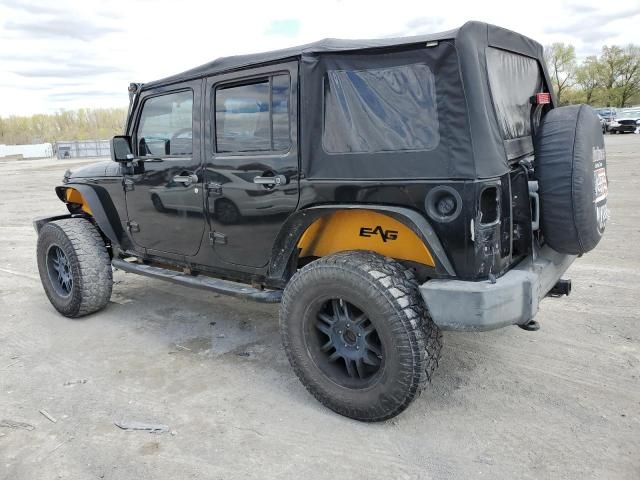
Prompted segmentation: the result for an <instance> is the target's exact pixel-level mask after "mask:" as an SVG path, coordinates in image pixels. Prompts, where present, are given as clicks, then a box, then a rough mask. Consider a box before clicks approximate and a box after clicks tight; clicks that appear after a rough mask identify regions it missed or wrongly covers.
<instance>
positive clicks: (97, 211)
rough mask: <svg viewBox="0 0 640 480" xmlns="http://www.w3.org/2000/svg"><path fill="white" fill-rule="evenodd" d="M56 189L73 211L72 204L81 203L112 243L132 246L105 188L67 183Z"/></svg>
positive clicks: (124, 247)
mask: <svg viewBox="0 0 640 480" xmlns="http://www.w3.org/2000/svg"><path fill="white" fill-rule="evenodd" d="M55 191H56V195H58V198H59V199H60V200H61V201H62V202H64V203H65V204H67V208H69V211H70V212H71V213H74V212H73V211H72V208H70V205H73V204H75V205H79V206H80V209H81V211H82V213H83V214H84V215H86V216H89V217H90V218H91V219H93V222H94V224H95V225H96V226H97V227H98V229H99V230H100V232H101V233H102V234H103V236H105V237H106V238H107V239H108V240H109V241H110V242H111V244H112V245H115V246H118V247H122V248H123V249H127V248H131V247H132V243H131V241H130V239H129V236H128V234H127V232H126V231H125V230H124V229H123V228H122V222H121V219H120V215H119V214H118V211H117V209H116V207H115V205H114V204H113V200H112V199H111V196H110V195H109V193H108V192H107V191H106V190H105V189H104V188H101V187H99V186H94V185H83V184H66V185H60V186H57V187H56V188H55ZM41 223H42V221H41ZM45 223H46V222H45Z"/></svg>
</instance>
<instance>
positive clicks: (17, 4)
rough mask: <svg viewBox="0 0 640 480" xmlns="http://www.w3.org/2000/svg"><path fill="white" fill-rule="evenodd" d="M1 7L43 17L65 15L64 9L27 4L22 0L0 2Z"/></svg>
mask: <svg viewBox="0 0 640 480" xmlns="http://www.w3.org/2000/svg"><path fill="white" fill-rule="evenodd" d="M0 5H3V6H5V7H9V8H13V9H15V10H23V11H25V12H27V13H31V14H35V15H41V14H45V15H47V14H54V15H58V14H62V13H64V10H63V9H60V8H55V7H51V6H46V5H36V4H33V3H25V2H23V1H22V0H0Z"/></svg>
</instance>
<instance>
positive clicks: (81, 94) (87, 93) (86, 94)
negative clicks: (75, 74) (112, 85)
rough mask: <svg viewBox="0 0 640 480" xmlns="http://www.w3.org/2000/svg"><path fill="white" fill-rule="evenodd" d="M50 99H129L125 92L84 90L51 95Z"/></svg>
mask: <svg viewBox="0 0 640 480" xmlns="http://www.w3.org/2000/svg"><path fill="white" fill-rule="evenodd" d="M48 97H49V98H50V99H51V100H54V101H62V100H76V99H78V98H95V97H121V98H124V99H126V98H128V94H127V92H126V91H125V90H123V91H121V92H105V91H104V90H84V91H78V92H57V93H50V94H49V95H48Z"/></svg>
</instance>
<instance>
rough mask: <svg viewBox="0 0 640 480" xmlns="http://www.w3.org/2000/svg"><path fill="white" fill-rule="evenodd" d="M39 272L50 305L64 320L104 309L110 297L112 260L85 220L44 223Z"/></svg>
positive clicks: (98, 234) (39, 241)
mask: <svg viewBox="0 0 640 480" xmlns="http://www.w3.org/2000/svg"><path fill="white" fill-rule="evenodd" d="M37 256H38V270H39V272H40V280H41V281H42V286H43V287H44V291H45V293H46V294H47V297H48V298H49V301H50V302H51V304H52V305H53V306H54V307H55V309H56V310H58V311H59V312H60V313H61V314H63V315H64V316H66V317H81V316H83V315H87V314H89V313H93V312H95V311H98V310H100V309H101V308H103V307H104V306H105V305H106V304H107V303H108V302H109V299H110V298H111V288H112V286H113V277H112V271H111V260H110V258H109V253H108V252H107V248H106V246H105V244H104V240H103V239H102V237H101V236H100V233H99V232H98V230H97V229H96V227H95V226H94V225H93V224H92V223H91V222H90V221H89V220H87V219H84V218H68V219H64V220H57V221H54V222H50V223H47V224H46V225H44V226H43V227H42V229H41V230H40V234H39V236H38V247H37Z"/></svg>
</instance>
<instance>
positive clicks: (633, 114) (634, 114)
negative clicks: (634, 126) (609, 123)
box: [617, 110, 640, 120]
mask: <svg viewBox="0 0 640 480" xmlns="http://www.w3.org/2000/svg"><path fill="white" fill-rule="evenodd" d="M625 118H631V119H636V118H640V110H631V111H627V112H619V113H618V118H617V119H618V120H624V119H625Z"/></svg>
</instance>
